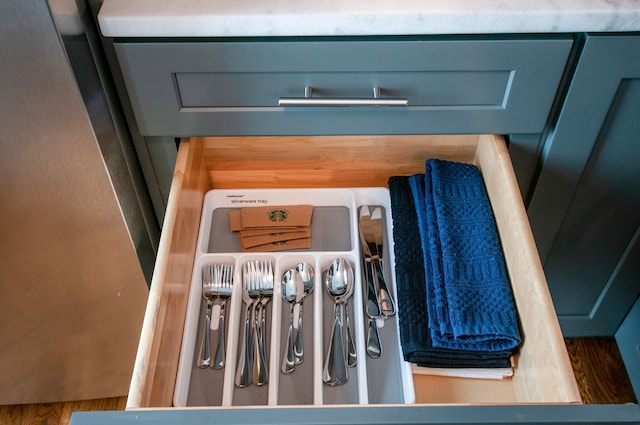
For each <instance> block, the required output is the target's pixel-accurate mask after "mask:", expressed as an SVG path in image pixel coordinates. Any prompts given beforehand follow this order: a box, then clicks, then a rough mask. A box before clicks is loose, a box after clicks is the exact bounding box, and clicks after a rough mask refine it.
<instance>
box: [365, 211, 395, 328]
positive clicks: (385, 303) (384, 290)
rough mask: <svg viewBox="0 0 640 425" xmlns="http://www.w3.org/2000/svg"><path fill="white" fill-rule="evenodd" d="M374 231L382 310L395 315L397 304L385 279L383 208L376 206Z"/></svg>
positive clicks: (372, 228) (372, 215)
mask: <svg viewBox="0 0 640 425" xmlns="http://www.w3.org/2000/svg"><path fill="white" fill-rule="evenodd" d="M370 229H371V231H372V233H373V241H374V243H375V248H376V249H375V251H374V252H372V254H373V258H374V260H375V262H376V263H377V264H378V268H377V270H376V271H377V273H378V284H379V285H380V287H379V299H380V310H381V311H382V314H383V315H384V316H386V317H390V316H393V315H394V314H396V306H395V303H394V302H393V297H392V296H391V293H390V292H389V289H388V287H387V284H386V281H385V279H384V273H383V271H384V261H383V260H384V258H383V253H384V245H383V243H384V242H383V240H384V237H383V235H384V230H383V223H382V208H380V207H376V208H375V209H374V210H373V212H372V213H371V227H370Z"/></svg>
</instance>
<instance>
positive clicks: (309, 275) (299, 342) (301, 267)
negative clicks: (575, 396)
mask: <svg viewBox="0 0 640 425" xmlns="http://www.w3.org/2000/svg"><path fill="white" fill-rule="evenodd" d="M296 272H297V275H298V277H299V279H300V280H301V281H302V287H303V290H304V293H303V294H302V298H300V300H299V301H298V305H299V306H300V307H299V309H298V328H297V330H296V341H295V345H294V354H295V363H296V365H301V364H302V363H303V362H304V337H303V329H302V328H303V322H302V319H303V313H302V312H303V306H304V299H305V298H306V297H307V296H309V294H311V292H313V282H314V278H315V276H314V273H313V267H311V266H310V265H309V264H307V263H305V262H301V263H299V264H298V265H297V266H296Z"/></svg>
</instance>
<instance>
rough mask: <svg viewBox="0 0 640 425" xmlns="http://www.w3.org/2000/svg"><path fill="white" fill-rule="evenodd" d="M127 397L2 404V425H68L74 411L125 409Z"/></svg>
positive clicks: (0, 420)
mask: <svg viewBox="0 0 640 425" xmlns="http://www.w3.org/2000/svg"><path fill="white" fill-rule="evenodd" d="M126 404H127V397H114V398H103V399H98V400H83V401H69V402H66V403H42V404H21V405H15V406H0V424H2V425H67V424H68V423H69V421H70V420H71V414H72V413H73V412H80V411H99V410H124V408H125V406H126Z"/></svg>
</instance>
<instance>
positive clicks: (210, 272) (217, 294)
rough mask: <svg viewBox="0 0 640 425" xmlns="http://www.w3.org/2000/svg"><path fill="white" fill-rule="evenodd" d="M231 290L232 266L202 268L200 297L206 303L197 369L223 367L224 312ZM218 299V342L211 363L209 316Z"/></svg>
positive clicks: (217, 265) (215, 265)
mask: <svg viewBox="0 0 640 425" xmlns="http://www.w3.org/2000/svg"><path fill="white" fill-rule="evenodd" d="M232 289H233V265H231V264H207V265H205V266H204V267H203V268H202V296H203V298H204V299H205V300H206V301H207V306H206V309H205V317H204V320H203V325H202V338H201V342H200V354H199V356H198V367H200V368H203V369H204V368H206V367H209V366H211V367H213V368H214V369H220V368H222V367H224V339H225V338H224V328H225V323H224V310H225V304H226V302H227V299H228V298H229V297H231V292H232ZM217 298H220V299H221V301H220V315H219V317H218V326H217V328H216V329H217V330H218V342H217V344H216V354H215V358H214V361H213V363H211V314H212V311H213V302H214V301H215V300H216V299H217Z"/></svg>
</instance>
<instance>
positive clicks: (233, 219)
mask: <svg viewBox="0 0 640 425" xmlns="http://www.w3.org/2000/svg"><path fill="white" fill-rule="evenodd" d="M312 215H313V206H312V205H278V206H265V207H246V208H240V209H239V210H234V211H230V212H229V227H230V228H231V230H232V231H233V232H236V233H237V234H238V237H239V238H240V244H241V245H242V250H243V251H245V252H271V251H284V250H289V249H304V248H307V249H308V248H310V247H311V216H312Z"/></svg>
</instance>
